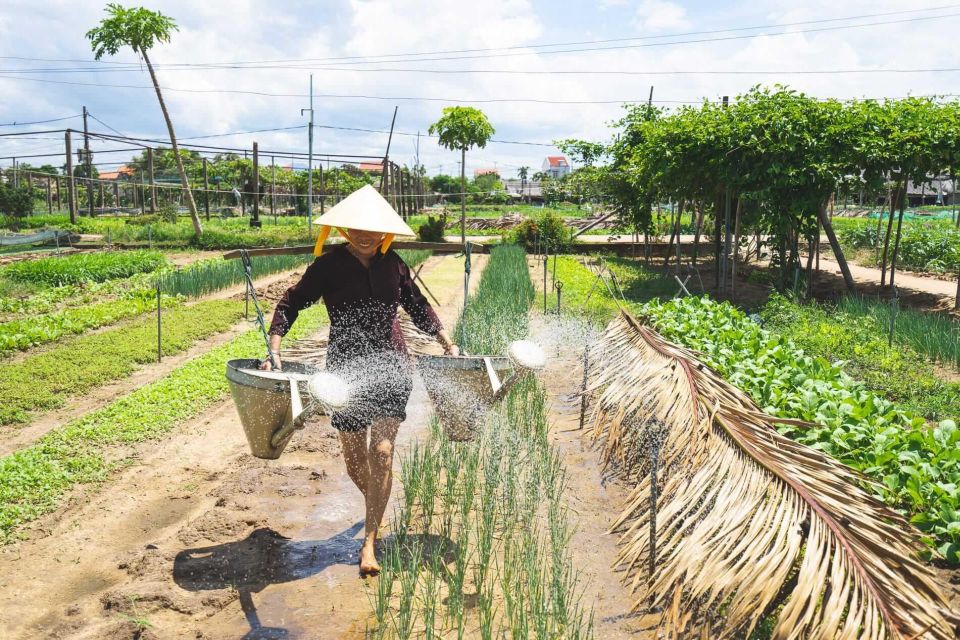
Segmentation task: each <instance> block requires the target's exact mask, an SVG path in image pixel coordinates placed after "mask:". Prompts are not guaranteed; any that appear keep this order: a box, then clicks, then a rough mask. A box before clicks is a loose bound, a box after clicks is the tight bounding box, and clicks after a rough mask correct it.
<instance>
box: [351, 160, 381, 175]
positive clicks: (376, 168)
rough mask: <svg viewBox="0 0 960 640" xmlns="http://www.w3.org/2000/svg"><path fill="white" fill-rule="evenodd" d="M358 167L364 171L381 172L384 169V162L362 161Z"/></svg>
mask: <svg viewBox="0 0 960 640" xmlns="http://www.w3.org/2000/svg"><path fill="white" fill-rule="evenodd" d="M357 168H358V169H360V171H363V172H364V173H380V172H381V171H383V162H361V163H360V165H359V166H358V167H357Z"/></svg>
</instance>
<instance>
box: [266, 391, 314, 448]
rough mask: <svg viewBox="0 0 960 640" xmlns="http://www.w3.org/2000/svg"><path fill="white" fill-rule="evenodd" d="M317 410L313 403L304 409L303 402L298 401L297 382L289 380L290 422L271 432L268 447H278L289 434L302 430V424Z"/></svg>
mask: <svg viewBox="0 0 960 640" xmlns="http://www.w3.org/2000/svg"><path fill="white" fill-rule="evenodd" d="M318 408H319V407H318V406H317V405H316V403H313V402H311V403H310V404H308V405H307V406H306V407H304V406H303V401H302V400H301V399H300V389H299V387H298V385H297V381H296V380H290V420H289V422H286V423H284V425H283V426H282V427H280V428H279V429H277V430H276V431H274V432H273V435H272V436H270V445H271V446H273V447H278V446H280V443H281V442H283V441H284V440H285V439H286V438H287V437H289V436H290V434H291V433H293V432H294V431H296V430H297V429H302V428H303V424H304V423H305V422H306V421H307V418H308V417H310V414H312V413H313V412H314V411H316V410H317V409H318Z"/></svg>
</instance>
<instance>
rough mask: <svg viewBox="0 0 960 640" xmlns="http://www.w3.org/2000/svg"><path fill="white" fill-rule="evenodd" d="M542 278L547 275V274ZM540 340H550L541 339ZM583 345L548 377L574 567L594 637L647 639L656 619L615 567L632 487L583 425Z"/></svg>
mask: <svg viewBox="0 0 960 640" xmlns="http://www.w3.org/2000/svg"><path fill="white" fill-rule="evenodd" d="M541 277H542V275H541ZM531 322H532V323H533V325H534V335H535V337H534V339H535V340H537V339H538V338H537V335H536V334H537V332H543V331H550V330H551V328H550V327H549V325H547V326H546V327H544V325H543V324H542V316H540V317H539V318H538V317H536V316H535V317H534V318H532V320H531ZM539 341H540V342H549V341H544V340H539ZM582 347H583V345H576V346H574V347H573V348H571V349H567V350H564V351H562V352H557V351H552V349H551V350H549V351H552V352H548V356H549V360H548V366H547V369H546V371H545V372H544V373H543V375H542V380H543V382H544V384H545V386H546V388H547V392H548V394H549V401H550V427H551V440H552V443H553V445H554V446H555V447H557V448H558V449H559V451H560V452H561V453H562V455H563V461H564V464H565V465H566V468H567V489H566V498H567V504H568V505H569V507H570V511H571V513H572V518H573V522H572V523H571V524H572V525H573V531H574V533H573V536H572V538H571V540H570V552H571V555H572V560H573V566H574V567H576V568H577V570H578V572H579V575H580V578H581V580H582V588H583V601H584V603H587V606H588V607H589V606H592V607H593V614H594V636H595V637H596V638H598V639H599V638H603V639H604V640H606V639H608V638H609V639H611V640H619V639H621V638H622V639H627V638H630V639H634V640H646V639H648V638H649V639H653V638H655V637H656V633H655V630H656V626H655V625H656V619H655V618H654V617H652V616H649V615H645V612H644V610H643V609H642V608H640V609H639V610H638V612H636V613H635V612H633V606H634V598H633V597H632V595H631V593H630V590H629V589H628V588H627V587H626V586H625V585H623V584H622V581H621V578H622V575H623V574H621V573H618V572H616V571H615V570H614V566H615V565H616V560H617V553H618V548H617V540H618V536H617V535H616V534H611V533H609V528H610V526H611V525H612V524H613V522H614V519H615V518H616V517H617V516H618V515H619V514H620V512H621V511H622V509H623V505H624V504H625V503H626V500H627V496H628V494H629V487H628V486H626V485H625V484H623V483H621V482H619V481H618V480H617V479H616V478H614V477H613V476H611V475H609V474H605V473H604V471H603V469H602V468H601V467H600V464H599V462H598V460H599V455H598V453H597V452H596V451H595V450H594V449H593V446H592V442H593V440H592V437H591V428H592V425H591V423H590V415H589V411H587V412H586V419H585V421H584V425H583V428H581V425H580V413H581V401H580V397H579V392H580V388H581V380H582V372H583V361H582V359H581V358H580V357H578V354H582Z"/></svg>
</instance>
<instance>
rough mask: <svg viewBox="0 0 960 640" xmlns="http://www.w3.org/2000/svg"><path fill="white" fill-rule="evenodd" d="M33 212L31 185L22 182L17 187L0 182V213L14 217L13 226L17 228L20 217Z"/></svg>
mask: <svg viewBox="0 0 960 640" xmlns="http://www.w3.org/2000/svg"><path fill="white" fill-rule="evenodd" d="M32 212H33V187H32V186H30V184H29V183H28V182H26V181H25V182H24V184H22V185H21V186H19V187H14V186H13V185H5V184H3V183H2V182H0V213H2V214H5V215H8V216H11V217H12V218H13V219H14V223H13V226H14V228H15V229H16V228H19V221H20V218H26V217H27V216H29V215H30V214H31V213H32Z"/></svg>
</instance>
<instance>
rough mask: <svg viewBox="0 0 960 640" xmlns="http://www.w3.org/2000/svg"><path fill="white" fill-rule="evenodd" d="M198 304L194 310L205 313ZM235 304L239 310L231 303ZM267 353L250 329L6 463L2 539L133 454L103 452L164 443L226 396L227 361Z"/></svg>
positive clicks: (1, 476)
mask: <svg viewBox="0 0 960 640" xmlns="http://www.w3.org/2000/svg"><path fill="white" fill-rule="evenodd" d="M210 304H211V305H213V304H220V303H219V302H218V303H210ZM200 306H201V305H196V306H195V307H190V309H197V310H198V311H201V309H198V307H200ZM231 306H232V307H237V306H238V305H237V304H236V302H232V303H231ZM212 311H213V309H212V308H209V307H208V308H207V309H206V312H207V313H211V312H212ZM325 319H326V313H325V311H324V309H323V307H322V306H321V305H315V306H313V307H311V308H309V309H307V310H305V311H304V312H303V313H301V314H300V318H299V319H298V320H297V323H296V324H295V325H294V327H293V329H292V330H291V332H290V334H289V337H292V338H293V339H297V338H300V337H303V336H305V335H307V334H309V333H310V332H312V331H314V330H316V329H317V328H318V327H319V326H320V325H321V324H322V323H323V322H324V321H325ZM262 347H263V337H262V336H261V334H260V333H259V331H258V330H253V331H248V332H246V333H244V334H243V335H241V336H238V337H237V338H234V339H233V340H231V341H230V342H228V343H227V344H224V345H221V346H219V347H217V348H215V349H212V350H211V351H209V352H207V353H205V354H204V355H202V356H200V357H198V358H195V359H193V360H191V361H189V362H187V363H185V364H184V365H182V366H180V367H179V368H177V369H175V370H174V371H172V372H171V373H170V374H168V375H167V376H165V377H164V378H162V379H160V380H158V381H156V382H153V383H151V384H149V385H146V386H144V387H141V388H140V389H137V390H136V391H134V392H133V393H131V394H130V395H127V396H124V397H122V398H120V399H119V400H116V401H114V402H112V403H110V404H109V405H107V406H105V407H103V408H102V409H98V410H97V411H93V412H91V413H88V414H87V415H85V416H83V417H82V418H79V419H77V420H73V421H71V422H69V423H67V424H66V425H64V426H63V427H61V428H60V429H57V430H56V431H53V432H51V433H49V434H47V435H46V436H44V437H43V438H41V439H40V440H39V441H38V442H37V443H36V444H34V445H33V446H31V447H28V448H26V449H23V450H20V451H17V452H16V453H13V454H11V455H8V456H4V457H3V458H0V536H2V537H3V538H4V539H5V540H8V541H9V540H10V539H11V538H12V537H13V535H14V534H15V532H16V529H17V527H19V526H22V525H23V524H25V523H27V522H30V521H31V520H34V519H36V518H37V517H38V516H40V515H42V514H44V513H47V512H49V511H51V510H53V509H54V508H56V506H57V504H58V503H59V502H60V500H61V499H62V497H63V495H64V494H65V493H66V492H67V491H68V490H69V489H70V488H72V487H73V486H75V485H77V484H81V483H87V482H93V481H97V480H102V479H104V478H105V477H106V476H107V475H108V474H109V473H110V472H111V471H112V470H114V469H116V468H117V467H118V466H120V465H121V464H123V463H124V462H125V461H127V460H128V459H129V454H122V455H119V456H113V457H111V456H110V454H109V452H107V453H105V452H104V449H103V447H105V446H109V445H114V444H119V443H134V442H140V441H144V440H151V439H159V438H161V437H163V436H164V435H166V434H167V433H169V432H170V431H171V430H172V429H174V428H175V427H176V426H177V425H179V424H181V423H183V422H184V421H185V420H188V419H190V418H192V417H194V416H196V415H199V414H200V413H201V412H202V411H204V410H205V409H206V408H207V407H209V406H211V405H212V404H213V403H215V402H217V401H218V400H220V399H221V398H223V397H224V396H225V395H226V394H227V392H228V386H227V380H226V378H225V376H224V368H223V367H224V363H225V362H226V361H227V360H229V359H231V358H241V357H250V354H259V353H261V352H262V351H263V348H262Z"/></svg>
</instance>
